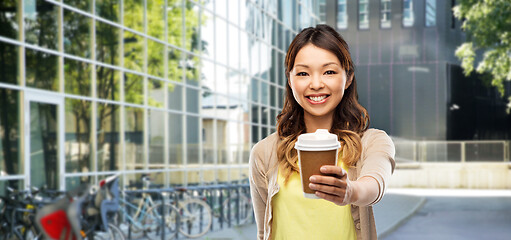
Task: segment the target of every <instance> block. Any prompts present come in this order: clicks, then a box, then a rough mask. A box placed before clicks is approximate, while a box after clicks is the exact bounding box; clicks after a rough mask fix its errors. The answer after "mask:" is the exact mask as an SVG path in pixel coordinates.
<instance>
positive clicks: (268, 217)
mask: <svg viewBox="0 0 511 240" xmlns="http://www.w3.org/2000/svg"><path fill="white" fill-rule="evenodd" d="M285 66H286V77H287V84H286V90H287V94H286V98H285V102H284V107H283V110H282V112H281V113H280V114H279V115H278V123H277V124H278V126H277V129H278V132H277V133H275V134H272V135H270V136H269V137H267V138H265V139H263V140H262V141H260V142H259V143H257V144H256V145H255V146H254V148H253V149H252V152H251V156H250V163H249V166H250V188H251V194H252V199H253V204H254V212H255V216H256V223H257V229H258V238H259V239H376V228H375V223H374V218H373V216H372V207H371V205H373V204H375V203H377V202H378V201H379V200H380V199H381V198H382V197H383V194H384V192H385V186H386V183H387V182H388V179H389V178H390V175H391V174H392V171H393V169H394V154H395V149H394V144H393V143H392V140H391V139H390V138H389V137H388V136H387V134H386V133H385V132H383V131H380V130H376V129H369V115H368V114H367V111H366V109H365V108H364V107H362V106H361V105H360V104H359V103H358V94H357V85H356V80H355V76H354V65H353V61H352V60H351V56H350V53H349V50H348V45H347V44H346V42H345V41H344V39H343V38H342V37H341V36H340V35H339V34H338V33H337V32H336V31H335V30H334V29H332V28H331V27H329V26H326V25H318V26H316V27H315V28H313V27H310V28H306V29H303V30H302V31H301V32H300V33H299V34H298V35H297V36H296V37H295V39H294V40H293V42H292V43H291V45H290V46H289V49H288V52H287V55H286V59H285ZM317 129H328V130H329V131H330V132H331V133H334V134H336V135H337V137H338V140H339V141H340V142H341V143H342V147H341V148H340V151H339V156H338V159H339V160H340V161H338V163H339V164H337V165H336V166H335V165H331V166H327V165H324V166H322V167H321V174H322V175H313V176H312V177H311V178H310V179H309V180H310V182H311V184H309V187H310V188H311V189H312V190H314V191H315V195H316V196H317V197H318V198H321V199H323V200H327V201H323V200H315V199H306V198H304V197H303V195H302V188H301V187H302V186H301V185H302V184H301V179H300V177H299V171H300V169H299V167H298V164H297V161H298V156H297V152H296V149H294V147H295V143H296V141H297V137H298V136H299V135H301V134H304V133H312V132H316V130H317Z"/></svg>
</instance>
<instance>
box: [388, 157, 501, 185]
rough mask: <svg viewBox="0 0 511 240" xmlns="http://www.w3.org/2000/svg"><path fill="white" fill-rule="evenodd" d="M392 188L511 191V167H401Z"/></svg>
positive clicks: (470, 164) (448, 164)
mask: <svg viewBox="0 0 511 240" xmlns="http://www.w3.org/2000/svg"><path fill="white" fill-rule="evenodd" d="M389 187H395V188H408V187H413V188H474V189H511V163H508V162H506V163H481V162H478V163H416V164H406V165H405V164H399V165H398V166H397V168H396V170H395V171H394V175H392V178H391V181H390V183H389Z"/></svg>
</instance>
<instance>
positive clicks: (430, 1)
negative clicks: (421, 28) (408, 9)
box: [426, 0, 436, 27]
mask: <svg viewBox="0 0 511 240" xmlns="http://www.w3.org/2000/svg"><path fill="white" fill-rule="evenodd" d="M435 25H436V0H426V27H433V26H435Z"/></svg>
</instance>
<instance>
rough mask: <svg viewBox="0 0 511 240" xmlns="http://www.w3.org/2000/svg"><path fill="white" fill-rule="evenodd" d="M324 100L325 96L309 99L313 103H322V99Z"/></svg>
mask: <svg viewBox="0 0 511 240" xmlns="http://www.w3.org/2000/svg"><path fill="white" fill-rule="evenodd" d="M325 98H326V95H323V96H319V97H309V99H310V100H312V101H314V102H320V101H323V99H325Z"/></svg>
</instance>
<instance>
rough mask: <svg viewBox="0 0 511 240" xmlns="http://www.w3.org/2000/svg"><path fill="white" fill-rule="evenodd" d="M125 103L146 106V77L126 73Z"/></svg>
mask: <svg viewBox="0 0 511 240" xmlns="http://www.w3.org/2000/svg"><path fill="white" fill-rule="evenodd" d="M124 101H126V102H128V103H135V104H144V77H142V76H140V75H137V74H131V73H127V72H125V73H124Z"/></svg>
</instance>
